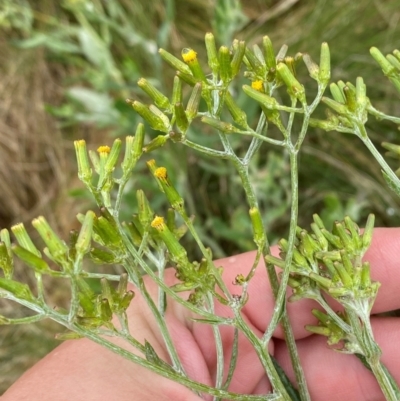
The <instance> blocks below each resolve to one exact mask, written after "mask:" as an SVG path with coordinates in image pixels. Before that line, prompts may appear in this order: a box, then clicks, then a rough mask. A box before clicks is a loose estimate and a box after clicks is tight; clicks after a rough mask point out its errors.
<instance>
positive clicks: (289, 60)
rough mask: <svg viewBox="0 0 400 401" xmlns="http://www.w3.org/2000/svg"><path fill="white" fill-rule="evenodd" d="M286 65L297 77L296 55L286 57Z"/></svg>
mask: <svg viewBox="0 0 400 401" xmlns="http://www.w3.org/2000/svg"><path fill="white" fill-rule="evenodd" d="M283 61H284V63H285V64H286V66H287V67H288V68H289V71H290V72H291V73H292V75H293V76H294V77H295V76H296V65H295V59H294V57H290V56H288V57H285V59H284V60H283Z"/></svg>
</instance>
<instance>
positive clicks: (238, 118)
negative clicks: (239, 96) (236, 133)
mask: <svg viewBox="0 0 400 401" xmlns="http://www.w3.org/2000/svg"><path fill="white" fill-rule="evenodd" d="M225 105H226V107H227V109H228V111H229V113H230V115H231V116H232V118H233V121H234V122H235V123H236V124H237V125H239V126H241V127H242V128H247V127H248V125H247V115H246V113H245V112H244V111H243V110H242V109H241V108H240V107H239V106H238V105H237V104H236V102H235V101H234V100H233V97H232V95H231V94H230V93H229V91H226V92H225Z"/></svg>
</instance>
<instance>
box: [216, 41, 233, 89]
mask: <svg viewBox="0 0 400 401" xmlns="http://www.w3.org/2000/svg"><path fill="white" fill-rule="evenodd" d="M218 54H219V64H220V72H219V73H220V75H221V79H222V82H224V83H225V84H227V83H228V82H230V81H231V80H232V66H231V55H230V52H229V49H228V48H227V47H226V46H221V47H220V49H219V52H218Z"/></svg>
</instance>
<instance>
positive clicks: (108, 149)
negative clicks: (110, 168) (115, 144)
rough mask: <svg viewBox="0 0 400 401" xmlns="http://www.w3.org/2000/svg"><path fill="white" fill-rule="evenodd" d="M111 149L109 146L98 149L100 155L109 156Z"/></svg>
mask: <svg viewBox="0 0 400 401" xmlns="http://www.w3.org/2000/svg"><path fill="white" fill-rule="evenodd" d="M110 150H111V149H110V147H109V146H107V145H103V146H99V147H98V148H97V152H99V153H100V154H101V153H107V154H109V153H110Z"/></svg>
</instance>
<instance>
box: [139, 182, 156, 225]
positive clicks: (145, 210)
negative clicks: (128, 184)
mask: <svg viewBox="0 0 400 401" xmlns="http://www.w3.org/2000/svg"><path fill="white" fill-rule="evenodd" d="M136 199H137V204H138V211H139V212H138V216H139V221H140V223H141V224H142V226H143V227H144V228H145V230H146V229H147V227H148V226H149V225H150V223H151V222H152V220H153V215H154V213H153V210H152V209H151V207H150V203H149V201H148V200H147V198H146V195H145V194H144V192H143V190H141V189H138V190H137V191H136Z"/></svg>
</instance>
